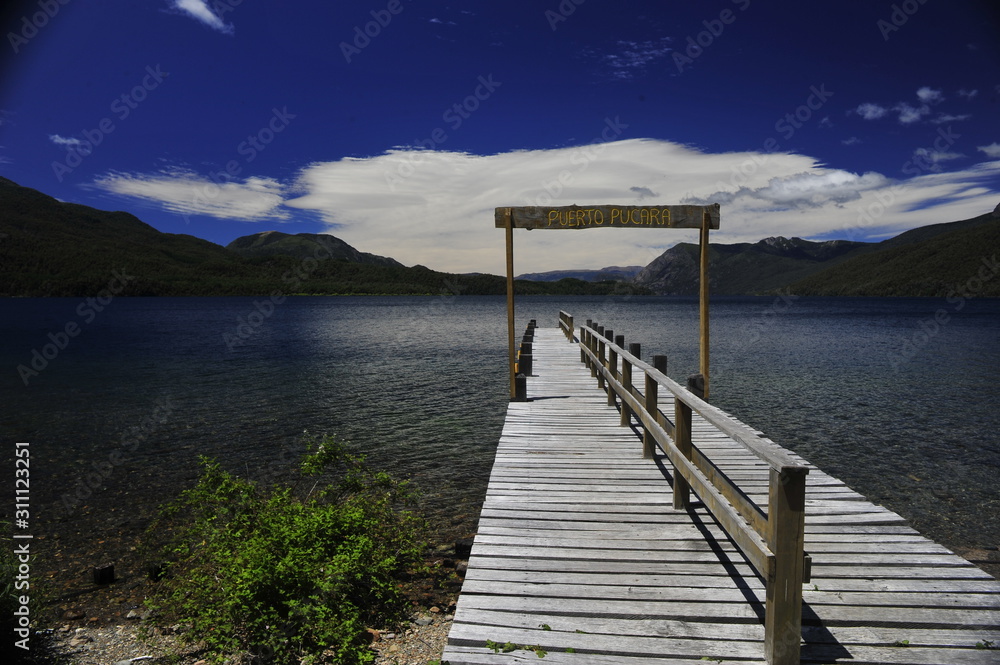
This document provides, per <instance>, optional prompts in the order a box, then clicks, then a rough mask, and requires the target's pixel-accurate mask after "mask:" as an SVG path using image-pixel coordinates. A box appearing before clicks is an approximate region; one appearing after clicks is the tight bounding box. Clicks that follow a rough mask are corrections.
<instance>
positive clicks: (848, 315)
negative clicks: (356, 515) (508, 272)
mask: <svg viewBox="0 0 1000 665" xmlns="http://www.w3.org/2000/svg"><path fill="white" fill-rule="evenodd" d="M260 300H261V299H254V298H148V299H147V298H134V299H118V300H114V301H113V302H111V303H110V304H108V305H107V307H106V308H105V309H104V310H103V311H100V312H96V311H95V312H93V316H92V320H89V319H90V318H91V316H90V315H89V314H88V315H85V316H81V314H80V312H79V311H78V307H79V306H80V304H81V302H82V301H81V300H73V299H44V300H43V299H19V300H3V301H0V315H2V316H0V334H2V339H3V341H4V344H3V348H2V350H0V364H2V367H4V368H5V369H4V371H3V377H2V379H0V396H2V398H3V399H2V401H3V410H2V413H0V432H2V434H3V440H4V441H5V442H6V443H4V444H3V445H4V448H5V449H4V452H3V457H4V458H6V459H7V460H8V463H7V465H6V467H5V468H8V469H13V464H12V462H11V461H10V460H11V459H12V457H13V442H14V441H15V440H18V441H29V442H31V446H32V459H33V460H34V465H33V467H32V483H33V484H32V488H33V493H34V502H35V506H36V513H35V515H36V516H37V518H38V519H39V520H41V523H42V524H43V525H46V526H45V528H48V529H49V530H50V531H52V532H58V531H59V530H60V529H65V528H67V527H66V526H65V524H67V523H71V524H73V525H74V527H77V528H78V527H80V525H81V522H82V523H83V525H84V527H85V526H86V520H88V519H91V518H90V517H87V516H86V515H90V514H91V513H89V512H88V513H86V514H84V513H79V512H76V509H75V508H74V507H73V504H72V501H69V502H67V501H66V500H64V496H67V495H68V496H72V495H73V493H74V488H78V487H79V486H80V484H81V483H82V482H86V479H87V478H88V476H90V477H92V478H93V474H94V473H97V472H99V471H100V468H101V467H100V465H101V464H102V463H104V462H106V461H107V460H108V459H109V456H111V455H113V454H115V451H118V453H119V454H120V458H119V462H120V463H118V464H116V465H114V466H113V468H112V469H111V471H110V472H109V473H107V469H108V468H109V467H108V465H107V464H104V467H103V468H104V469H105V472H106V473H105V475H107V477H106V478H105V479H103V482H102V488H101V489H99V490H97V491H95V492H94V493H93V494H92V495H91V496H89V497H87V500H86V502H87V504H88V505H90V506H91V507H94V506H96V507H98V508H100V507H101V506H117V507H119V508H120V507H122V506H126V507H127V510H128V511H129V512H130V513H131V514H132V515H135V516H141V515H145V514H147V513H148V511H149V510H150V509H151V507H152V506H155V505H156V504H157V503H158V502H159V501H161V500H163V499H164V498H167V497H169V496H171V495H173V494H175V493H176V492H177V491H178V490H179V489H180V488H182V487H183V486H184V484H185V483H187V482H189V481H190V479H192V478H193V477H194V476H195V475H196V472H197V457H198V455H209V456H213V457H218V458H220V459H221V460H223V462H224V464H225V465H226V466H228V467H229V468H231V469H233V470H236V471H239V472H241V473H244V474H249V475H251V476H255V477H266V476H267V475H268V474H270V473H272V472H279V473H280V471H281V470H282V469H283V468H285V467H286V465H287V463H288V462H289V461H290V460H291V459H292V457H293V456H290V455H289V454H288V452H289V451H292V450H297V449H298V447H297V442H298V441H299V438H300V435H301V433H302V431H303V430H310V431H312V432H316V433H321V432H329V433H336V434H338V435H340V436H342V437H343V438H345V439H348V440H350V441H352V442H353V443H354V444H355V445H356V446H358V447H359V448H361V449H363V450H365V451H367V452H368V454H369V459H370V460H371V461H373V462H375V463H377V464H379V465H382V466H386V467H388V468H390V469H392V470H394V471H395V472H397V473H398V474H400V475H405V476H408V477H412V478H413V479H414V481H415V483H416V484H417V485H418V486H419V487H420V488H421V490H422V491H423V493H424V495H425V502H426V504H427V505H428V507H429V508H430V509H431V510H433V511H435V514H436V515H437V517H436V520H437V521H438V522H439V526H440V527H441V529H442V531H443V532H444V533H447V534H452V533H454V534H459V533H462V532H468V531H471V530H473V529H474V527H475V522H476V518H477V516H478V507H479V506H478V503H479V502H480V501H481V500H482V497H483V495H484V493H485V487H486V482H487V480H488V477H489V472H490V467H491V464H492V459H493V451H494V449H495V446H496V442H497V440H498V438H499V434H500V429H501V426H502V424H503V416H504V412H505V410H506V404H507V402H506V396H507V375H506V323H505V322H506V319H505V306H504V301H503V299H502V298H494V297H482V298H480V297H461V298H434V297H427V298H419V297H383V298H367V297H356V298H325V297H317V298H308V297H303V298H295V299H290V300H288V301H287V302H286V303H284V304H281V305H278V306H277V307H275V308H274V311H273V313H271V314H270V316H267V317H265V316H263V314H254V312H255V311H256V308H255V302H256V301H260ZM265 309H266V308H265ZM560 309H565V310H567V311H569V312H571V313H573V314H574V315H575V316H576V318H577V320H578V321H583V320H584V319H586V318H592V319H594V320H596V321H598V322H600V323H601V324H603V325H606V326H608V327H611V328H614V329H615V331H616V332H617V333H619V334H625V335H626V337H627V341H638V342H641V343H642V345H643V356H644V357H648V356H649V355H651V354H653V353H666V354H667V355H668V356H669V368H668V373H669V374H670V375H671V376H674V377H675V378H678V379H683V378H684V377H686V376H687V375H688V374H690V373H693V372H695V371H697V339H698V337H697V332H698V331H697V321H698V308H697V303H696V302H695V301H694V300H693V299H686V298H633V299H628V298H558V299H557V298H544V297H537V298H521V299H519V302H518V328H519V329H522V328H523V325H524V324H525V323H526V322H527V320H528V319H529V318H536V319H538V322H539V325H541V326H555V325H556V316H557V313H558V311H559V310H560ZM939 309H943V310H945V312H946V314H947V315H948V316H949V319H948V321H947V322H946V323H943V324H942V323H938V324H937V329H934V327H933V326H932V325H930V324H929V323H928V321H932V320H933V318H934V315H935V312H936V311H937V310H939ZM84 313H85V314H86V313H87V310H86V309H85V310H84ZM241 320H248V321H249V322H250V323H251V324H259V325H252V326H250V327H244V328H243V329H242V332H243V333H244V336H245V337H246V339H245V341H244V343H242V344H240V345H238V346H234V347H233V348H232V349H230V348H228V347H227V338H226V337H225V335H227V334H228V335H231V336H233V337H237V336H238V335H239V333H240V330H239V329H238V328H237V325H238V323H239V321H241ZM67 322H75V323H77V324H78V325H79V326H80V333H79V334H78V335H77V336H75V337H72V338H70V339H69V340H68V343H67V344H66V345H65V346H66V348H64V349H61V350H58V353H57V354H55V356H54V357H53V358H52V359H51V360H49V361H48V366H47V367H46V368H45V369H43V370H42V371H40V372H39V374H38V375H37V376H31V377H29V378H28V385H27V386H25V385H24V383H23V381H22V379H21V378H20V377H19V376H18V372H17V366H18V365H20V364H25V365H28V364H29V363H30V362H31V358H32V350H33V349H38V350H40V351H43V350H44V349H43V347H44V346H45V345H46V344H47V343H49V339H48V337H47V336H48V335H49V333H57V332H58V331H61V330H64V329H65V326H66V324H67ZM922 322H923V323H922ZM54 349H55V347H52V348H50V349H48V352H49V355H53V354H52V351H53V350H54ZM904 353H905V354H906V356H904ZM712 368H713V369H712V401H713V402H715V403H717V404H718V405H719V406H721V407H722V408H723V409H725V410H727V411H729V412H730V413H732V414H734V415H736V416H737V417H739V418H740V419H741V420H744V421H745V422H747V423H749V424H751V425H753V426H755V427H757V428H759V429H761V430H763V431H764V433H765V434H766V435H768V436H769V437H770V438H772V439H774V440H775V441H776V442H778V443H780V444H781V445H784V446H786V447H788V448H791V449H793V450H796V451H797V452H799V453H801V454H802V455H804V456H805V457H806V458H807V459H809V460H810V461H812V462H814V463H815V464H817V465H818V466H819V467H820V468H822V469H824V470H825V471H827V472H830V473H832V474H833V475H836V476H838V477H840V478H842V479H843V480H845V481H846V482H847V483H848V484H849V485H851V486H853V487H854V488H855V489H857V490H859V491H861V492H862V493H865V494H866V495H868V496H869V497H870V498H871V499H873V500H874V501H876V502H880V503H883V504H885V505H887V506H888V507H890V508H892V509H894V510H896V511H898V512H901V513H902V514H903V515H904V516H906V517H907V518H909V519H910V520H911V521H912V522H913V524H914V525H915V526H916V527H917V528H920V529H921V530H924V531H925V532H926V533H927V534H928V535H931V536H933V537H935V538H936V539H938V540H941V541H943V542H945V543H946V544H949V545H951V546H953V547H954V546H968V547H973V546H979V547H991V546H992V547H995V546H997V545H998V544H1000V520H998V517H997V515H1000V490H998V488H997V483H996V478H997V477H998V473H1000V442H998V440H1000V437H998V434H997V432H998V431H1000V410H998V408H997V407H998V405H1000V399H998V398H1000V389H998V387H997V378H998V375H1000V372H998V370H1000V303H998V302H997V301H985V300H984V301H969V302H966V303H965V304H964V307H963V308H962V309H961V311H955V308H954V305H952V304H949V303H947V302H946V301H943V300H940V301H939V300H923V299H914V300H884V299H804V298H803V299H795V300H782V299H773V298H732V299H724V298H718V299H715V300H714V301H713V305H712ZM95 464H97V465H98V467H95V466H94V465H95ZM11 473H12V471H11ZM97 512H100V511H99V510H98V511H97ZM95 519H96V518H95ZM142 523H143V521H142V520H141V519H138V518H133V519H129V518H128V517H126V518H123V519H121V520H119V521H116V522H114V523H113V524H102V525H101V526H100V527H99V528H100V529H104V530H118V531H123V530H124V531H128V530H130V529H132V530H134V529H137V528H139V527H140V526H141V524H142Z"/></svg>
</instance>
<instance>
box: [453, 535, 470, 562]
mask: <svg viewBox="0 0 1000 665" xmlns="http://www.w3.org/2000/svg"><path fill="white" fill-rule="evenodd" d="M471 554H472V539H471V538H462V539H461V540H456V541H455V558H456V559H468V558H469V555H471Z"/></svg>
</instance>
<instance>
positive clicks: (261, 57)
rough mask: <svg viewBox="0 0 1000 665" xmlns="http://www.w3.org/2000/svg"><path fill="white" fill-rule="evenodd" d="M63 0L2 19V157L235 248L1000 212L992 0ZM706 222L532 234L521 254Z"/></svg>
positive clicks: (645, 240) (41, 182) (474, 242)
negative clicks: (535, 227) (652, 215)
mask: <svg viewBox="0 0 1000 665" xmlns="http://www.w3.org/2000/svg"><path fill="white" fill-rule="evenodd" d="M64 2H65V4H62V3H60V2H59V0H35V1H34V2H23V3H13V6H12V7H10V8H8V9H7V10H5V12H6V13H5V14H4V16H3V34H4V43H3V44H2V45H0V53H2V54H3V55H2V56H0V58H2V60H0V63H2V64H0V67H2V69H0V175H2V176H4V177H7V178H10V179H11V180H14V181H16V182H18V183H20V184H23V185H26V186H29V187H34V188H36V189H39V190H41V191H43V192H46V193H48V194H50V195H52V196H55V197H57V198H60V199H62V200H66V201H73V202H78V203H83V204H86V205H91V206H95V207H99V208H104V209H113V210H126V211H129V212H131V213H133V214H135V215H137V216H138V217H139V218H140V219H142V220H143V221H145V222H147V223H149V224H151V225H152V226H154V227H156V228H157V229H160V230H161V231H165V232H170V233H188V234H192V235H195V236H198V237H201V238H206V239H208V240H211V241H213V242H217V243H220V244H226V243H228V242H230V241H231V240H233V239H234V238H236V237H239V236H241V235H246V234H250V233H256V232H260V231H265V230H270V229H276V230H280V231H284V232H287V233H297V232H303V231H305V232H330V233H333V234H335V235H337V236H338V237H341V238H343V239H344V240H346V241H347V242H349V243H351V244H352V245H354V246H355V247H357V248H359V249H361V250H363V251H369V252H374V253H377V254H384V255H388V256H392V257H394V258H396V259H398V260H400V261H402V262H403V263H405V264H407V265H414V264H423V265H427V266H429V267H432V268H435V269H439V270H448V271H455V272H468V271H488V272H494V273H498V274H502V272H503V270H504V268H503V234H502V232H501V231H499V230H496V229H494V227H493V208H494V207H496V206H507V205H569V204H573V203H576V204H640V203H643V204H649V203H659V204H672V203H701V202H710V201H717V202H719V203H721V204H722V224H721V228H720V230H719V231H718V232H713V241H717V242H740V241H757V240H759V239H761V238H764V237H768V236H773V235H784V236H799V237H804V238H811V239H828V238H847V239H853V240H880V239H883V238H885V237H888V236H891V235H895V234H896V233H899V232H901V231H904V230H907V229H910V228H914V227H917V226H922V225H925V224H932V223H938V222H947V221H955V220H958V219H965V218H968V217H972V216H975V215H978V214H982V213H984V212H987V211H989V210H992V209H993V208H994V207H995V206H996V205H997V203H998V202H1000V122H998V120H1000V101H998V100H1000V38H998V37H997V35H1000V9H998V8H997V5H996V3H995V2H974V1H961V0H956V1H952V2H943V1H942V0H924V1H923V2H921V1H920V0H907V1H905V2H879V1H872V0H865V1H860V0H849V1H845V2H836V3H814V2H765V1H763V0H716V1H714V2H698V3H695V2H669V1H668V2H664V1H659V2H645V1H643V2H610V1H603V0H562V1H561V2H560V1H559V0H538V1H536V2H527V1H523V0H520V1H517V0H515V1H509V2H503V3H500V2H494V3H483V2H479V3H471V2H470V3H460V2H454V3H441V2H432V1H421V2H417V1H412V2H411V1H407V0H386V1H382V0H374V1H371V2H369V1H367V0H366V1H360V2H351V1H345V2H337V3H331V2H313V1H308V0H303V1H299V2H276V1H268V0H242V1H241V0H143V1H138V2H137V1H135V0H131V1H123V0H122V1H119V0H102V1H101V2H91V3H88V2H83V1H82V0H64ZM691 233H692V232H690V231H678V230H661V231H638V230H631V231H630V230H622V229H598V230H588V231H587V232H584V233H538V234H531V235H530V236H528V235H527V232H521V233H519V234H518V238H517V241H516V242H517V257H516V258H517V265H516V270H517V272H527V271H540V270H557V269H571V268H584V267H601V266H605V265H613V264H617V265H630V264H638V265H644V264H646V263H648V262H649V261H651V260H652V259H653V258H655V257H656V256H657V255H658V254H660V253H661V252H662V251H663V250H664V249H665V248H666V247H668V246H670V245H672V244H674V243H676V242H678V241H690V240H693V239H695V237H696V236H693V235H692V234H691ZM522 234H523V235H522Z"/></svg>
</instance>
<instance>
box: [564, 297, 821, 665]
mask: <svg viewBox="0 0 1000 665" xmlns="http://www.w3.org/2000/svg"><path fill="white" fill-rule="evenodd" d="M559 324H560V328H561V329H562V330H563V332H564V333H566V335H567V337H568V338H569V340H570V341H575V340H574V334H573V333H574V330H573V317H572V316H570V315H569V314H567V313H566V312H560V313H559ZM578 330H579V345H580V358H581V361H583V362H584V363H585V364H586V365H587V367H589V368H590V371H591V375H592V376H594V377H596V379H597V383H598V386H599V387H600V388H601V389H602V390H605V391H606V392H607V394H608V404H609V405H612V406H613V405H615V404H616V403H620V408H621V424H622V426H627V425H630V424H631V418H632V417H635V418H636V420H638V421H639V423H641V424H642V427H643V455H644V456H645V457H650V458H651V457H653V456H654V455H655V448H656V446H657V445H659V447H660V448H661V449H662V450H663V452H664V454H665V455H666V457H667V458H668V459H669V460H670V462H671V464H672V465H673V468H674V474H673V505H674V508H675V509H685V508H687V506H688V504H689V502H690V496H691V491H694V492H695V493H696V494H697V495H698V497H699V498H700V499H701V501H702V503H704V505H705V506H706V507H707V508H708V510H709V511H711V513H712V515H713V516H714V517H715V519H716V520H717V521H718V522H719V524H720V525H721V526H722V528H723V529H725V531H726V533H728V534H729V536H730V538H732V540H733V542H734V543H736V545H737V547H739V549H740V551H741V552H742V553H743V554H744V555H745V556H746V558H747V560H749V562H750V563H751V565H752V566H753V567H754V568H755V569H756V570H757V572H758V573H760V575H761V577H763V578H764V580H765V582H766V601H765V618H764V651H765V657H766V658H767V662H768V663H770V664H771V665H788V664H792V663H795V664H797V663H798V662H799V648H800V641H801V636H802V584H803V583H804V582H808V581H809V577H810V563H811V562H810V559H809V557H808V556H807V555H805V553H804V551H803V546H804V532H805V481H806V475H807V474H808V473H809V469H808V467H806V466H804V465H803V464H801V463H800V462H799V461H798V460H796V459H795V458H794V457H792V456H791V455H789V454H788V453H787V452H786V451H785V450H783V449H780V448H779V447H777V446H775V445H774V444H773V443H771V442H769V441H766V440H765V439H763V438H762V437H760V436H759V435H758V434H757V433H756V432H754V431H753V430H752V429H750V428H749V427H748V426H747V425H745V424H743V423H741V422H739V421H738V420H736V419H734V418H732V417H731V416H729V415H728V414H726V413H724V412H722V411H721V410H719V409H717V408H716V407H714V406H712V405H711V404H709V403H708V402H706V401H705V400H703V399H702V397H701V394H700V389H699V381H698V375H695V376H693V377H691V378H690V379H689V381H688V386H687V387H685V386H682V385H680V384H679V383H677V382H676V381H674V380H673V379H671V378H670V377H668V376H667V375H666V371H667V358H666V356H654V357H653V364H652V365H650V364H648V363H646V362H644V361H643V360H642V359H641V358H640V351H641V349H640V345H639V344H635V343H633V344H629V346H628V349H626V348H625V338H624V335H619V336H617V337H616V336H615V335H614V332H613V331H612V330H608V329H605V328H604V327H603V326H600V325H598V324H597V323H595V322H593V321H590V320H588V321H587V323H586V325H582V326H579V329H578ZM636 384H641V385H642V387H643V390H642V391H640V390H639V389H638V387H637V385H636ZM661 388H662V389H664V390H666V391H669V392H670V393H671V394H672V395H673V398H674V413H673V418H672V419H670V418H668V417H667V416H666V415H665V414H664V413H663V412H662V411H661V410H660V409H659V406H658V399H659V391H660V389H661ZM616 401H617V402H616ZM694 412H697V413H698V414H700V415H701V417H702V418H704V419H705V420H706V421H707V422H709V423H711V424H712V425H714V426H715V427H717V428H718V429H719V430H720V431H722V432H723V433H725V434H726V435H728V436H729V437H731V438H732V439H733V440H735V441H737V442H739V443H740V444H742V445H743V446H745V447H746V448H747V449H748V450H749V451H750V452H752V453H753V454H754V455H756V456H757V457H758V458H760V459H761V460H762V461H763V462H765V463H766V464H767V465H768V467H770V470H769V483H768V505H767V509H766V510H764V509H762V508H761V507H760V506H758V505H757V504H756V503H754V502H753V501H752V500H751V499H750V498H749V497H748V496H747V495H746V493H745V492H744V491H743V490H741V489H740V488H739V487H738V486H737V485H736V484H735V483H734V482H733V481H732V480H730V479H729V478H728V477H727V476H726V475H725V474H724V473H722V472H721V471H720V470H719V469H718V468H717V467H716V466H715V465H714V464H713V463H712V461H711V460H710V459H709V458H708V456H706V455H705V453H703V452H702V451H701V450H699V449H698V447H697V446H695V445H694V443H693V441H692V437H691V432H692V429H691V423H692V414H693V413H694Z"/></svg>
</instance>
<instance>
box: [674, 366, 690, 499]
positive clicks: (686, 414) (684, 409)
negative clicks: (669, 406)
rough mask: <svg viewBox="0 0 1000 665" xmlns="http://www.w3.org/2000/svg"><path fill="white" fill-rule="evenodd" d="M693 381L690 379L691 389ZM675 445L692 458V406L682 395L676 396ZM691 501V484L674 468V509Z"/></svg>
mask: <svg viewBox="0 0 1000 665" xmlns="http://www.w3.org/2000/svg"><path fill="white" fill-rule="evenodd" d="M690 386H691V381H690V380H688V389H689V390H690ZM674 445H675V446H677V450H679V451H680V453H681V454H682V455H683V456H684V457H686V458H687V459H691V448H692V445H691V407H690V406H688V405H687V404H685V403H684V400H682V399H681V398H680V397H676V396H675V397H674ZM690 502H691V486H690V485H689V484H688V481H686V480H685V479H684V478H683V477H682V476H681V474H679V473H677V470H676V469H675V470H674V509H675V510H685V509H687V507H688V504H689V503H690Z"/></svg>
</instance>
